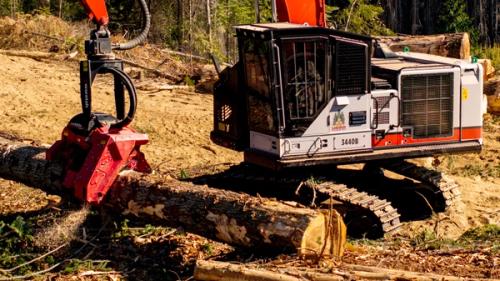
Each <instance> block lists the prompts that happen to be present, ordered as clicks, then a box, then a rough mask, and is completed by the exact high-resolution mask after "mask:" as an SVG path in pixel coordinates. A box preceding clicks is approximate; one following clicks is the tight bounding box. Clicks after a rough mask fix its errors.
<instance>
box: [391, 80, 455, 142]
mask: <svg viewBox="0 0 500 281" xmlns="http://www.w3.org/2000/svg"><path fill="white" fill-rule="evenodd" d="M401 88H402V91H401V93H402V102H403V104H402V125H403V126H404V127H413V136H414V138H433V137H445V136H451V135H452V134H453V74H452V73H444V74H423V75H412V76H403V77H402V78H401Z"/></svg>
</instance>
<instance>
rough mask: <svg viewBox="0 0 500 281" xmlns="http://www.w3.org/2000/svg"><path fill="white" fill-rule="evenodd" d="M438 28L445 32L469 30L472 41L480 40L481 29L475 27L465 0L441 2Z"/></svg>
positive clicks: (445, 0)
mask: <svg viewBox="0 0 500 281" xmlns="http://www.w3.org/2000/svg"><path fill="white" fill-rule="evenodd" d="M438 30H439V31H440V32H443V33H455V32H468V33H469V34H470V35H471V41H472V43H473V44H474V43H476V42H477V40H478V35H479V31H478V30H477V28H475V27H474V25H473V22H472V19H471V18H470V17H469V15H468V14H467V6H466V3H465V1H463V0H444V1H442V2H441V8H440V9H439V16H438Z"/></svg>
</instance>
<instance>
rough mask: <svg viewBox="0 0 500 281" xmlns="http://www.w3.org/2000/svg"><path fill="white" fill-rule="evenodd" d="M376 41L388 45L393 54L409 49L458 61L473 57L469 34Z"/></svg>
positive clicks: (405, 37) (387, 37)
mask: <svg viewBox="0 0 500 281" xmlns="http://www.w3.org/2000/svg"><path fill="white" fill-rule="evenodd" d="M375 39H376V40H377V41H378V42H380V43H383V44H385V45H387V46H388V47H389V48H390V49H391V50H392V51H393V52H400V51H403V50H404V49H405V48H409V49H410V51H411V52H416V53H424V54H430V55H437V56H443V57H450V58H457V59H470V56H471V53H470V39H469V34H468V33H451V34H437V35H413V36H409V35H408V36H379V37H375Z"/></svg>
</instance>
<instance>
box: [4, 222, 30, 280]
mask: <svg viewBox="0 0 500 281" xmlns="http://www.w3.org/2000/svg"><path fill="white" fill-rule="evenodd" d="M32 241H33V236H32V225H31V223H30V222H28V221H26V220H24V218H23V217H17V218H16V219H15V220H13V221H12V222H4V221H0V267H2V268H11V267H14V266H16V265H18V264H21V263H24V262H26V259H25V255H24V253H25V252H26V251H27V250H28V246H29V245H30V243H31V242H32ZM29 269H30V267H23V268H21V269H20V270H19V272H21V273H23V272H26V271H27V270H29Z"/></svg>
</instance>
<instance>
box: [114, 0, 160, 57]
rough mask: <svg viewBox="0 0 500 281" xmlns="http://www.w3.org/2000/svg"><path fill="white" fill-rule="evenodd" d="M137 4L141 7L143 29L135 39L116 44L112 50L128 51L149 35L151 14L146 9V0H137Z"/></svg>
mask: <svg viewBox="0 0 500 281" xmlns="http://www.w3.org/2000/svg"><path fill="white" fill-rule="evenodd" d="M139 4H140V6H141V11H142V15H143V19H144V22H143V28H142V31H141V33H140V34H139V35H137V37H135V38H134V39H132V40H130V41H128V42H125V43H118V44H116V45H114V46H113V49H114V50H121V51H123V50H130V49H132V48H134V47H136V46H137V45H139V44H141V43H142V42H144V41H145V40H146V38H147V36H148V33H149V29H150V28H151V14H150V12H149V8H148V4H147V3H146V0H139Z"/></svg>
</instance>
